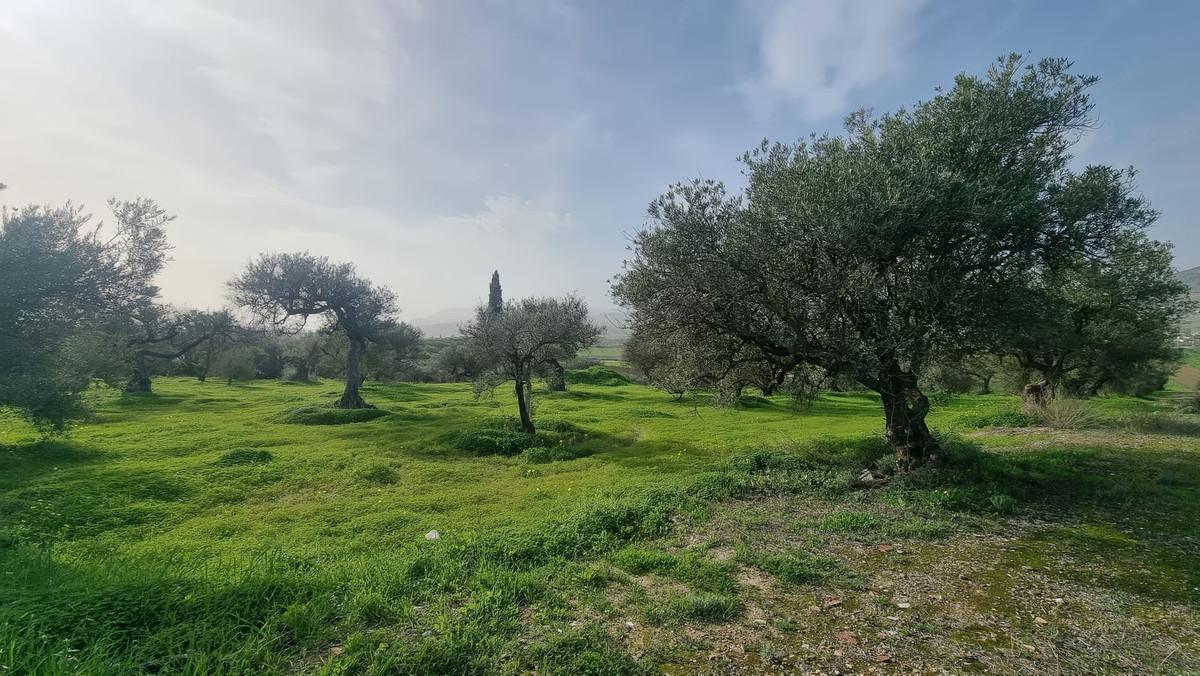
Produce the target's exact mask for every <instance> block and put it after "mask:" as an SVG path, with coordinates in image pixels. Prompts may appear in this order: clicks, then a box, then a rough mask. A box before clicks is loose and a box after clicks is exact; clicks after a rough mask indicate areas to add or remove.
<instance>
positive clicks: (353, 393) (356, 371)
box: [334, 337, 371, 408]
mask: <svg viewBox="0 0 1200 676" xmlns="http://www.w3.org/2000/svg"><path fill="white" fill-rule="evenodd" d="M366 351H367V341H366V340H365V339H363V338H356V337H351V338H350V351H349V352H347V353H346V388H345V389H344V390H343V391H342V398H341V399H338V400H337V403H335V404H334V406H335V407H336V408H371V405H370V404H368V403H367V402H366V401H363V398H362V395H360V394H359V393H358V388H359V387H360V386H362V376H361V367H362V358H363V355H364V354H365V353H366Z"/></svg>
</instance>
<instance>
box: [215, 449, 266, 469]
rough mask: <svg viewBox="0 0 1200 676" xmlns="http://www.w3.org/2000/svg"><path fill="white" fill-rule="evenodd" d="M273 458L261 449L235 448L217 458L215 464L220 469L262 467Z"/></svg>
mask: <svg viewBox="0 0 1200 676" xmlns="http://www.w3.org/2000/svg"><path fill="white" fill-rule="evenodd" d="M274 458H275V456H273V455H271V452H270V451H266V450H263V449H261V448H235V449H233V450H231V451H226V452H225V453H224V454H222V455H221V457H220V458H217V462H216V464H218V465H220V466H222V467H232V466H233V465H262V464H266V463H268V462H271V460H273V459H274Z"/></svg>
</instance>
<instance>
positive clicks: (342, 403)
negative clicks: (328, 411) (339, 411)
mask: <svg viewBox="0 0 1200 676" xmlns="http://www.w3.org/2000/svg"><path fill="white" fill-rule="evenodd" d="M333 407H334V408H375V407H374V406H372V405H371V404H368V403H367V402H366V401H365V400H364V399H363V398H362V395H360V394H359V393H358V388H357V387H356V388H354V391H353V392H350V391H347V392H345V393H344V394H342V396H341V398H339V399H338V400H337V401H336V402H334V404H333Z"/></svg>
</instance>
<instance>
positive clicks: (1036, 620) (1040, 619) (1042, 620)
mask: <svg viewBox="0 0 1200 676" xmlns="http://www.w3.org/2000/svg"><path fill="white" fill-rule="evenodd" d="M1033 623H1034V624H1050V620H1047V619H1046V618H1044V617H1035V618H1033Z"/></svg>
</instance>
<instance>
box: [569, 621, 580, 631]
mask: <svg viewBox="0 0 1200 676" xmlns="http://www.w3.org/2000/svg"><path fill="white" fill-rule="evenodd" d="M578 626H579V621H578V620H576V621H574V622H572V623H571V628H572V629H575V628H576V627H578Z"/></svg>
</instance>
